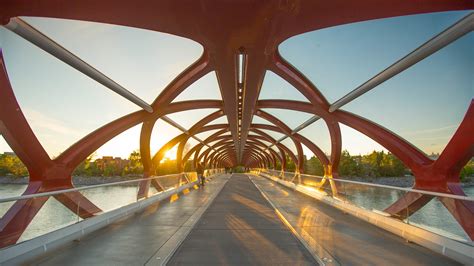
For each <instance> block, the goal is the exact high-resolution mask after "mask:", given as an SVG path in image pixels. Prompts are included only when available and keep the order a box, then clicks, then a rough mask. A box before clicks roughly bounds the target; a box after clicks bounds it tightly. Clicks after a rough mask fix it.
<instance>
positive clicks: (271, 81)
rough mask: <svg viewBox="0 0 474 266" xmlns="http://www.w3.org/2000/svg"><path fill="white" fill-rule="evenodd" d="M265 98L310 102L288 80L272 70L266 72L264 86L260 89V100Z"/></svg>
mask: <svg viewBox="0 0 474 266" xmlns="http://www.w3.org/2000/svg"><path fill="white" fill-rule="evenodd" d="M265 99H284V100H294V101H303V102H308V100H307V99H306V97H304V95H303V94H301V93H300V92H299V91H298V90H297V89H296V88H295V87H293V86H292V85H291V84H290V83H288V82H287V81H286V80H284V79H282V78H281V77H280V76H278V75H277V74H275V73H273V72H272V71H267V72H266V73H265V79H264V80H263V84H262V88H261V90H260V95H259V100H265Z"/></svg>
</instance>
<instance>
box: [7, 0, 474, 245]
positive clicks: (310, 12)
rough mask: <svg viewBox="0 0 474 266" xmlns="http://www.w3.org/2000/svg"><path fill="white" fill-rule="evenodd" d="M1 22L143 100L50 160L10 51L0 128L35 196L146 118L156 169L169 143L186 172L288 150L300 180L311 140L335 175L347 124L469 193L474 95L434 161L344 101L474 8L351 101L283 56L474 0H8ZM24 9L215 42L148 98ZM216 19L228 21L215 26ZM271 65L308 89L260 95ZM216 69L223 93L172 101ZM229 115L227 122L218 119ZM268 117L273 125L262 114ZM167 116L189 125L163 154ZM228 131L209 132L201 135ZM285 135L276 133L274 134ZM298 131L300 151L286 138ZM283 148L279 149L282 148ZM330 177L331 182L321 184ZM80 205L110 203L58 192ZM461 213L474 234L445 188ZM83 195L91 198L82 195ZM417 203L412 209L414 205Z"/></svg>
mask: <svg viewBox="0 0 474 266" xmlns="http://www.w3.org/2000/svg"><path fill="white" fill-rule="evenodd" d="M0 5H1V7H0V23H2V24H3V25H4V26H5V27H6V28H8V29H9V30H11V31H13V32H15V33H16V34H18V35H20V36H21V37H23V38H24V39H26V40H28V41H30V42H31V43H33V44H35V45H36V46H38V47H39V48H41V49H43V50H45V51H46V52H48V53H50V54H51V55H53V56H54V57H56V58H58V59H59V60H61V61H63V62H65V63H66V64H68V65H70V66H71V67H73V68H75V69H77V70H79V71H80V72H82V73H83V74H85V75H87V76H89V77H90V78H92V79H94V80H96V81H97V82H99V83H101V84H102V85H104V86H105V87H107V88H109V89H111V90H113V91H115V92H117V93H118V94H120V95H122V96H123V97H125V98H127V99H129V100H130V101H132V102H133V103H135V104H137V105H139V106H140V107H141V108H142V109H143V110H140V111H137V112H134V113H131V114H128V115H126V116H123V117H121V118H119V119H117V120H115V121H113V122H111V123H108V124H106V125H104V126H102V127H101V128H99V129H97V130H96V131H94V132H92V133H90V134H89V135H87V136H86V137H84V138H82V139H81V140H80V141H78V142H76V143H75V144H74V145H72V146H71V147H69V148H68V149H67V150H66V151H64V152H63V153H62V154H61V155H60V156H58V157H57V158H55V159H50V158H49V156H48V155H47V153H46V151H45V150H44V148H43V147H42V145H41V144H40V142H39V141H38V140H37V137H36V136H35V134H34V133H33V131H32V129H31V128H30V126H29V124H28V122H27V120H26V119H25V117H24V115H23V113H22V110H21V108H20V106H19V104H18V103H17V100H16V98H15V95H14V93H13V90H12V87H11V84H10V81H9V78H8V75H7V71H6V68H7V66H6V65H5V63H4V60H3V56H2V55H1V54H0V56H1V57H0V60H1V66H2V68H1V73H0V96H1V97H0V132H1V134H2V135H3V137H4V138H5V140H6V141H7V143H8V144H9V145H10V146H11V148H12V149H13V151H14V152H15V153H16V154H17V155H18V157H19V158H20V159H21V160H22V162H23V163H24V164H25V165H26V166H27V168H28V171H29V175H30V182H29V185H28V187H27V189H26V191H25V192H24V195H29V194H34V193H39V192H47V191H53V190H59V189H67V188H72V187H73V184H72V181H71V173H72V172H73V170H74V169H75V168H76V167H77V166H78V165H79V164H80V163H81V162H82V161H83V160H84V159H86V158H87V157H88V156H89V155H90V154H91V153H93V152H94V151H95V150H97V149H98V148H99V147H100V146H102V145H103V144H104V143H106V142H107V141H109V140H110V139H112V138H113V137H114V136H116V135H118V134H120V133H122V132H123V131H125V130H127V129H129V128H131V127H133V126H135V125H139V124H140V123H142V128H141V135H140V152H141V158H142V162H143V165H144V170H145V177H149V176H152V175H154V173H155V171H156V169H158V168H159V167H160V161H161V160H162V159H163V157H164V155H165V152H166V151H167V150H169V149H170V148H172V147H174V146H178V149H177V164H178V168H179V170H180V171H183V170H184V164H185V162H187V161H188V160H189V159H191V156H192V155H194V157H193V158H194V162H195V163H197V162H204V163H205V165H206V166H207V167H208V168H220V167H232V166H236V165H243V166H246V167H259V168H273V167H275V165H276V164H277V162H278V161H279V162H280V164H281V166H282V171H285V170H286V160H285V158H286V156H289V157H290V158H291V160H293V161H294V162H295V165H296V173H295V175H296V177H295V178H296V179H297V177H298V174H299V173H301V172H303V148H302V145H304V146H306V147H307V148H308V149H309V150H311V151H312V152H313V153H314V154H315V156H317V158H318V159H319V160H320V161H321V163H322V165H323V166H324V169H325V176H326V177H328V178H338V165H339V161H340V157H341V130H340V124H341V123H342V124H344V125H347V126H348V127H351V128H353V129H355V130H357V131H359V132H361V133H363V134H364V135H366V136H368V137H369V138H371V139H373V140H374V141H376V142H377V143H379V144H380V145H382V146H383V147H385V148H386V149H387V150H389V151H390V152H391V153H392V154H394V155H395V156H397V157H398V158H399V159H400V160H401V161H402V162H403V163H404V164H405V165H406V166H407V167H408V168H409V169H410V170H411V171H412V173H413V174H414V176H415V180H416V181H415V185H414V187H415V188H417V189H422V190H429V191H436V192H444V193H449V194H454V195H464V193H463V190H462V188H461V186H460V180H459V174H460V171H461V169H462V167H463V166H464V165H465V164H466V163H467V162H468V160H470V159H471V158H472V157H473V155H474V134H473V132H474V122H473V121H474V101H473V100H472V99H466V100H470V101H471V102H470V105H469V108H468V110H467V112H466V114H465V117H464V119H463V121H462V122H461V124H460V125H459V127H458V128H457V130H456V132H455V134H454V136H453V137H452V139H451V140H450V141H449V143H448V145H447V146H446V148H445V149H444V151H443V152H442V154H441V155H440V156H439V158H438V159H437V160H435V161H433V160H431V159H430V158H428V157H427V156H426V155H425V154H424V153H423V152H421V151H420V150H418V149H417V148H416V147H414V146H413V145H412V144H410V143H409V142H407V141H406V140H404V139H402V138H401V137H399V136H398V135H396V134H394V133H392V132H391V131H389V130H387V129H385V128H384V127H382V126H380V125H378V124H376V123H374V122H372V121H369V120H367V119H365V118H363V117H360V116H357V115H355V114H353V113H350V112H347V111H343V110H340V109H339V108H340V107H342V106H343V105H345V104H346V103H348V102H350V101H352V100H354V99H355V98H357V97H359V96H360V95H362V94H363V93H365V92H367V91H369V90H371V89H373V88H375V87H377V86H378V85H379V84H381V83H383V82H384V81H386V80H388V79H390V78H392V77H393V76H395V75H397V74H398V73H400V72H402V71H404V70H405V69H407V68H409V67H410V66H412V65H414V64H415V63H417V62H419V61H421V60H423V59H424V58H426V57H428V56H430V55H431V54H433V53H435V52H436V51H438V50H440V49H442V48H443V47H444V46H446V45H448V44H449V43H451V42H453V41H455V40H456V39H458V38H460V37H461V36H463V35H465V34H467V33H469V32H470V31H472V30H473V28H474V15H473V14H472V13H471V14H469V15H468V16H467V17H465V18H464V19H462V20H461V21H458V22H457V23H456V24H454V25H452V26H451V27H450V28H448V29H446V30H445V31H443V32H441V33H440V34H439V35H437V36H434V37H433V38H432V39H431V40H429V41H428V42H426V43H424V44H423V45H421V46H420V47H418V48H417V49H415V50H413V51H412V52H411V53H409V54H407V55H406V56H405V57H403V58H402V59H400V60H399V61H397V62H395V63H393V64H392V65H391V66H390V67H388V68H387V69H385V70H383V71H381V72H380V73H378V74H377V75H375V76H373V77H372V78H371V79H369V80H368V81H366V82H365V83H363V84H362V85H360V86H359V87H357V88H355V89H354V90H353V91H352V92H350V93H349V94H347V95H346V96H344V97H342V98H341V99H340V100H338V101H336V102H334V103H333V104H330V103H329V102H328V100H326V98H325V97H324V95H322V93H321V92H320V91H319V90H318V88H317V87H316V86H315V85H314V84H313V83H312V82H311V81H310V80H309V79H308V78H307V77H305V75H303V74H302V73H301V72H300V71H299V70H298V69H296V68H295V67H294V66H292V65H291V64H289V63H288V62H287V61H285V59H283V58H282V56H281V55H280V54H279V51H278V45H279V44H280V43H282V42H283V41H284V40H286V39H288V38H290V37H292V36H295V35H298V34H301V33H305V32H308V31H314V30H318V29H322V28H327V27H331V26H336V25H341V24H346V23H352V22H359V21H365V20H370V19H378V18H387V17H394V16H402V15H410V14H421V13H429V12H439V11H449V10H468V9H473V8H474V4H473V1H472V0H459V1H452V0H422V1H417V2H416V4H414V3H413V2H412V1H399V0H387V1H384V3H383V4H380V3H379V2H378V1H373V0H359V1H346V0H344V1H313V0H308V1H303V0H302V1H251V0H248V1H240V2H237V1H146V0H139V1H110V0H105V1H92V2H91V1H64V2H63V3H62V2H61V1H59V2H58V1H53V0H43V1H34V3H32V2H31V1H26V0H11V1H8V0H7V1H2V2H1V4H0ZM20 16H34V17H52V18H62V19H73V20H83V21H92V22H100V23H109V24H116V25H124V26H131V27H137V28H143V29H148V30H153V31H158V32H163V33H169V34H173V35H177V36H181V37H185V38H188V39H191V40H194V41H196V42H198V43H200V44H201V45H202V46H203V47H204V52H203V53H202V55H201V57H200V58H199V59H198V60H197V61H196V62H194V63H193V64H192V65H190V66H189V67H188V68H187V69H185V70H184V71H183V72H182V73H180V74H179V75H178V76H177V77H176V78H175V79H174V80H173V81H172V82H171V83H169V84H168V86H166V88H164V90H163V91H162V92H161V93H160V94H159V95H158V96H157V97H156V99H155V100H154V101H153V102H152V103H151V104H148V103H146V102H145V101H143V100H141V99H140V98H138V97H137V96H135V95H134V94H132V93H131V92H129V91H128V90H127V89H125V88H124V87H122V86H120V85H119V84H117V83H116V82H115V81H113V80H112V79H110V78H109V77H107V76H105V75H104V74H102V73H101V72H100V71H99V70H97V69H95V68H94V67H93V66H91V65H89V64H87V63H86V62H84V61H83V60H81V59H80V58H78V57H77V56H75V55H74V54H72V53H71V52H69V51H67V50H66V49H65V48H63V47H62V46H60V45H59V44H57V43H56V42H54V41H53V40H51V39H50V38H48V37H47V36H45V35H44V34H43V33H41V32H40V31H38V30H37V29H35V28H33V27H32V26H31V25H29V24H27V23H26V22H25V21H23V20H22V19H21V18H19V17H20ZM216 25H217V26H216ZM267 70H270V71H272V72H274V73H275V74H276V75H278V76H279V77H281V78H283V79H284V80H286V81H287V82H288V83H289V84H291V85H292V86H293V87H294V88H295V89H296V90H298V91H299V92H300V93H301V94H302V95H304V96H305V97H306V98H307V102H302V101H293V100H283V99H282V100H258V98H259V93H260V89H261V86H262V82H263V79H264V75H265V72H266V71H267ZM212 71H215V73H216V75H217V79H218V83H219V88H220V92H221V95H222V100H190V101H181V102H173V100H174V99H175V98H176V97H177V96H178V95H179V94H180V93H182V92H183V91H184V90H186V88H187V87H188V86H189V85H191V84H192V83H193V82H195V81H197V80H199V79H200V78H201V77H203V76H205V75H206V74H208V73H210V72H212ZM200 108H216V109H218V110H217V111H216V112H214V113H211V114H210V115H208V116H206V117H204V118H202V119H201V120H200V121H198V122H197V123H195V124H194V125H193V126H191V127H190V128H184V127H182V126H180V125H179V124H177V123H176V122H174V121H173V120H171V119H170V118H169V117H167V115H169V114H173V113H176V112H180V111H186V110H194V109H200ZM264 108H279V109H288V110H294V111H299V112H305V113H308V114H311V115H312V116H313V117H312V118H311V119H309V120H308V121H307V122H305V123H303V124H302V125H300V126H299V127H297V128H296V129H291V128H290V127H289V126H288V125H287V124H285V123H284V122H283V121H281V120H279V118H278V117H275V116H274V115H271V114H270V113H268V112H266V111H264V110H263V109H264ZM223 116H226V117H227V120H228V124H211V122H212V121H214V120H216V119H218V118H221V117H223ZM254 116H257V117H260V118H262V119H265V120H267V121H268V122H269V123H265V124H263V123H252V120H253V117H254ZM158 119H163V120H164V121H166V122H168V123H170V124H171V125H173V126H175V127H176V128H178V129H180V130H181V131H182V134H180V135H178V136H177V137H175V138H173V139H172V140H170V141H169V142H168V143H167V144H166V145H164V146H163V147H162V148H161V149H160V150H159V151H158V152H157V153H156V154H154V155H153V156H151V154H150V141H151V135H152V130H153V127H154V125H155V122H156V121H157V120H158ZM317 120H322V121H324V122H325V123H326V125H327V128H328V129H329V134H330V139H331V153H330V156H327V155H326V154H325V153H324V152H323V151H322V150H321V149H320V148H319V147H318V145H317V143H313V142H312V141H310V140H309V139H308V138H306V137H304V136H303V135H301V134H299V133H298V132H299V131H300V130H302V129H303V128H305V127H307V126H308V125H310V124H312V123H314V122H315V121H317ZM212 130H217V132H215V133H213V134H211V135H210V136H209V137H207V138H206V139H203V140H201V139H197V137H196V135H197V134H199V133H202V132H206V131H212ZM268 131H275V132H278V133H281V134H284V137H283V138H281V139H275V138H274V137H272V136H270V134H268V133H266V132H268ZM190 138H195V139H197V140H198V144H197V145H195V146H193V147H192V148H191V149H190V150H189V151H187V152H184V151H185V145H186V143H188V141H189V140H190ZM287 138H288V139H290V140H291V141H292V142H293V143H294V145H295V147H296V153H294V152H293V151H292V150H291V149H290V148H289V147H288V146H287V145H284V144H282V141H283V140H284V139H287ZM275 148H276V149H275ZM150 185H154V186H156V187H157V188H159V184H155V183H152V184H150V183H147V182H143V184H141V186H140V192H139V197H145V195H147V191H148V189H149V187H150ZM321 185H323V184H321ZM55 197H56V199H57V200H59V201H60V202H61V203H62V204H64V205H65V206H66V207H67V208H69V209H70V210H71V211H73V212H75V213H76V212H77V210H78V209H79V212H78V213H79V215H80V216H81V217H82V218H87V217H91V216H93V215H95V214H97V213H99V212H101V210H100V209H99V208H98V207H97V206H95V205H94V204H93V203H92V202H90V201H89V200H88V199H87V198H85V197H84V196H83V195H81V194H80V193H79V192H71V193H64V194H60V195H57V196H55ZM47 199H48V197H43V198H33V199H28V200H21V201H17V202H16V203H15V204H14V205H13V206H12V207H11V208H10V209H9V211H8V212H7V213H6V214H5V215H4V216H3V217H2V218H1V222H0V230H1V233H0V245H1V246H7V245H10V244H13V243H15V242H16V241H17V240H18V239H19V237H20V235H21V233H22V232H23V231H24V230H25V229H26V227H27V226H28V224H29V223H30V222H31V221H32V219H33V218H34V216H35V215H36V214H37V213H38V211H39V210H40V209H41V207H42V206H43V205H44V203H45V202H46V201H47ZM432 199H433V196H429V195H422V194H418V193H411V192H410V193H407V194H406V195H405V196H404V197H402V198H401V199H399V200H398V201H397V202H395V203H394V204H392V205H391V206H390V207H388V208H387V209H386V212H388V213H390V214H392V215H394V216H398V217H402V218H403V217H407V216H409V215H411V214H413V213H414V212H416V211H417V210H419V209H420V208H422V207H423V206H424V205H425V204H427V203H428V202H429V201H430V200H432ZM440 200H441V201H442V203H443V204H444V206H446V208H447V209H448V210H449V211H450V213H451V214H452V215H453V216H454V218H455V219H456V220H457V221H458V222H459V224H460V225H461V226H462V227H463V228H464V230H465V231H466V232H467V233H468V235H469V236H470V237H471V239H473V238H474V228H473V223H472V221H473V220H474V206H473V205H472V204H471V202H469V203H468V202H462V201H459V200H457V201H456V200H453V199H449V198H440ZM79 202H80V205H79V204H78V203H79ZM407 209H408V210H409V212H407V211H406V210H407Z"/></svg>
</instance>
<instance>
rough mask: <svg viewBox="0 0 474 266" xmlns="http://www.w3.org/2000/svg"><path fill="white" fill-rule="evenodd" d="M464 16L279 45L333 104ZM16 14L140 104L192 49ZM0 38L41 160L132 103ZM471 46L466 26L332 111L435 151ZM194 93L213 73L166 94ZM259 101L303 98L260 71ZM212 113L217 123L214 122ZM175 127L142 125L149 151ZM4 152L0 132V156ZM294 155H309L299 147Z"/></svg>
mask: <svg viewBox="0 0 474 266" xmlns="http://www.w3.org/2000/svg"><path fill="white" fill-rule="evenodd" d="M467 13H468V12H444V13H435V14H425V15H415V16H406V17H397V18H390V19H383V20H374V21H367V22H361V23H354V24H348V25H342V26H337V27H332V28H327V29H323V30H319V31H314V32H310V33H306V34H302V35H300V36H296V37H293V38H291V39H289V40H287V41H285V42H284V43H283V44H282V45H281V46H280V52H281V54H282V55H283V56H284V57H285V58H286V59H287V60H288V61H289V62H291V63H292V64H293V65H295V66H296V67H297V68H299V69H300V70H301V71H302V72H303V73H304V74H305V75H306V76H307V77H308V78H309V79H310V80H311V81H312V82H314V83H315V84H316V86H317V87H318V88H319V89H320V90H321V92H322V93H323V94H324V95H325V96H326V98H327V99H328V100H329V101H330V102H334V101H336V100H337V99H339V98H340V97H342V96H343V95H344V94H345V93H347V92H349V91H351V90H352V89H354V88H355V87H357V86H358V85H360V84H361V83H363V82H364V81H366V80H367V79H369V78H370V77H372V76H373V75H375V74H377V73H378V72H379V71H381V70H383V69H384V68H386V67H387V66H389V65H390V64H392V63H393V62H394V61H396V60H398V59H399V58H401V57H403V56H404V55H406V54H407V53H409V52H410V51H411V50H413V49H415V48H416V47H417V46H419V45H420V44H422V43H424V42H425V41H427V40H428V39H430V38H431V37H432V36H433V35H435V34H437V33H439V32H440V31H442V30H443V29H445V28H446V27H448V26H449V25H451V24H452V23H454V22H455V21H457V20H459V19H460V18H462V17H463V16H465V15H466V14H467ZM24 19H25V20H27V21H28V22H29V23H30V24H32V25H34V26H35V27H36V28H38V29H39V30H41V31H42V32H44V33H45V34H46V35H48V36H49V37H51V38H52V39H54V40H55V41H57V42H58V43H60V44H61V45H63V46H64V47H66V48H67V49H69V50H70V51H72V52H73V53H75V54H76V55H78V56H79V57H81V58H82V59H84V60H85V61H87V62H89V63H90V64H91V65H93V66H94V67H96V68H97V69H99V70H100V71H102V72H103V73H105V74H106V75H108V76H109V77H111V78H112V79H114V80H115V81H117V82H118V83H119V84H121V85H122V86H124V87H126V88H127V89H129V90H130V91H132V92H134V93H135V94H137V95H138V96H139V97H141V98H143V99H144V100H145V101H147V102H151V101H153V99H154V98H155V97H156V96H157V95H158V94H159V92H160V91H161V90H162V89H163V88H164V87H165V86H166V85H167V84H168V83H169V82H170V81H171V80H172V79H173V78H174V77H175V76H176V75H177V74H178V73H180V72H181V71H182V70H184V69H185V68H186V67H187V66H188V65H190V64H191V63H192V62H193V61H194V60H196V59H197V58H198V57H199V56H200V54H201V53H202V47H201V46H200V45H199V44H197V43H195V42H193V41H191V40H187V39H184V38H180V37H176V36H171V35H168V34H162V33H156V32H151V31H147V30H141V29H135V28H128V27H121V26H113V25H105V24H97V23H90V22H79V21H68V20H56V19H43V18H24ZM0 46H1V47H2V50H3V51H4V56H5V60H6V63H7V67H8V73H9V76H10V79H11V82H12V85H13V88H14V91H15V94H16V97H17V99H18V101H19V103H20V106H21V107H22V109H23V111H24V113H25V115H26V117H27V119H28V121H29V122H30V124H31V126H32V128H33V131H34V132H35V133H36V135H37V137H38V139H39V140H40V142H41V143H42V144H43V146H44V147H45V149H46V151H47V152H48V154H49V155H50V156H51V157H55V156H57V155H59V154H60V153H61V152H62V151H63V150H65V149H66V148H67V147H68V146H70V145H72V144H73V143H74V142H76V141H77V140H79V139H80V138H81V137H83V136H85V135H86V134H88V133H90V132H92V131H93V130H94V129H96V128H98V127H100V126H101V125H104V124H106V123H108V122H110V121H112V120H114V119H116V118H118V117H121V116H123V115H125V114H127V113H130V112H132V111H135V110H138V107H136V106H135V105H134V104H132V103H130V102H128V101H127V100H125V99H123V98H122V97H121V96H119V95H117V94H115V93H113V92H111V91H109V90H108V89H107V88H105V87H103V86H102V85H100V84H98V83H96V82H95V81H93V80H91V79H90V78H88V77H86V76H84V75H83V74H81V73H79V72H78V71H76V70H74V69H72V68H71V67H69V66H67V65H65V64H64V63H62V62H60V61H59V60H57V59H55V58H54V57H52V56H51V55H49V54H47V53H45V52H43V51H42V50H41V49H39V48H37V47H35V46H34V45H32V44H30V43H28V42H27V41H25V40H23V39H21V38H20V37H18V36H16V35H15V34H13V33H11V32H9V31H7V30H5V29H3V28H2V29H0ZM473 49H474V34H473V33H470V34H468V35H466V36H464V37H463V38H461V39H459V40H457V41H456V42H455V43H453V44H451V45H449V46H448V47H446V48H444V49H443V50H441V51H439V52H437V53H436V54H434V55H433V56H431V57H429V58H427V59H425V60H424V61H422V62H420V63H418V64H416V65H415V66H413V67H412V68H410V69H408V70H407V71H405V72H403V73H402V74H400V75H398V76H396V77H395V78H393V79H391V80H389V81H387V82H385V83H383V84H381V85H380V86H378V87H377V88H375V89H374V90H373V91H371V92H369V93H367V94H365V95H363V96H362V97H360V98H359V99H357V100H355V101H354V102H352V103H350V104H348V105H346V106H344V107H343V108H342V109H344V110H348V111H351V112H354V113H356V114H359V115H362V116H365V117H367V118H369V119H371V120H373V121H375V122H377V123H379V124H381V125H383V126H385V127H387V128H388V129H390V130H392V131H394V132H396V133H397V134H399V135H400V136H402V137H404V138H406V139H407V140H409V141H410V142H411V143H413V144H415V145H416V146H417V147H418V148H420V149H421V150H423V151H424V152H426V153H428V154H429V153H431V152H435V153H436V152H441V151H442V149H443V148H444V146H445V145H446V144H447V142H448V141H449V139H450V137H451V136H452V134H453V133H454V131H455V130H456V127H457V126H458V125H459V123H460V121H461V120H462V118H463V116H464V113H465V111H466V109H467V106H468V104H469V103H470V100H471V99H472V98H473V96H474V81H473V73H474V50H473ZM195 98H199V99H220V93H219V88H218V86H217V81H216V77H215V73H214V72H211V73H209V74H208V75H206V76H205V77H203V78H202V79H201V80H198V81H197V82H196V83H195V84H192V85H191V86H190V88H188V90H187V91H185V92H183V93H182V94H181V95H180V96H178V98H177V99H176V100H175V101H179V100H189V99H195ZM260 98H261V99H295V100H305V99H304V97H303V96H302V95H301V94H299V93H298V92H297V91H296V90H295V89H294V88H293V87H292V86H291V85H290V84H288V83H286V82H285V81H283V80H282V79H280V78H279V77H278V76H276V75H275V74H273V73H271V72H267V74H266V76H265V81H264V84H263V87H262V92H261V95H260ZM213 111H215V110H212V109H209V110H199V111H191V112H181V113H177V114H173V115H170V117H171V118H172V119H174V120H175V121H177V122H178V123H181V124H182V125H183V126H184V127H187V128H189V127H190V126H191V124H192V123H193V122H195V121H197V120H199V119H200V118H202V117H203V116H205V115H207V114H209V113H211V112H213ZM267 111H268V112H270V113H272V114H274V115H278V116H279V117H280V119H281V120H283V121H285V122H287V123H288V124H289V125H290V126H291V127H293V128H294V127H296V126H297V125H298V124H299V123H301V122H303V121H305V120H306V119H308V118H309V117H310V116H309V115H307V114H302V113H297V112H291V111H281V110H275V109H267ZM220 121H221V122H225V118H223V119H221V120H220ZM139 132H140V126H137V127H134V128H132V129H130V130H128V131H126V132H124V133H123V134H121V135H119V136H118V137H116V138H114V139H113V140H111V141H110V142H109V143H107V144H105V145H104V146H103V147H102V148H100V149H99V150H98V151H97V155H98V156H102V155H115V156H122V157H126V156H127V155H128V154H129V153H130V152H131V151H132V150H135V149H138V136H139ZM212 133H213V132H212ZM176 134H179V131H178V130H176V129H173V128H172V127H171V126H169V125H167V124H166V123H164V122H162V121H160V122H158V124H157V127H156V128H155V129H154V130H153V138H152V152H154V151H157V150H158V149H159V147H160V146H161V145H162V144H164V143H166V142H167V141H168V140H170V139H171V138H173V137H174V136H175V135H176ZM301 134H303V135H305V136H306V137H308V138H309V139H311V140H313V141H315V143H317V144H318V145H320V146H321V148H322V149H323V150H324V151H325V152H326V153H329V152H330V140H329V135H328V133H327V128H326V127H325V125H324V123H323V122H322V121H318V122H316V123H314V124H313V125H311V126H309V127H308V128H306V129H304V130H303V131H301ZM342 134H343V148H345V149H348V150H349V151H350V152H351V153H353V154H365V153H368V152H370V151H372V150H374V149H375V150H381V149H383V148H382V147H381V146H380V145H378V144H376V143H374V142H373V141H371V140H370V139H368V138H367V137H364V136H363V135H362V134H360V133H357V132H356V131H354V130H352V129H350V128H347V127H344V126H343V127H342ZM208 135H210V133H207V134H202V135H201V137H202V138H205V137H206V136H208ZM273 135H275V136H277V134H273ZM284 143H285V144H286V142H284ZM288 144H289V145H290V146H291V147H292V145H291V143H288ZM293 149H294V148H293ZM8 150H9V147H8V145H7V144H6V143H5V142H4V141H3V139H2V138H0V152H2V151H8ZM305 153H307V155H311V154H310V152H309V151H308V150H307V149H306V150H305Z"/></svg>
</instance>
